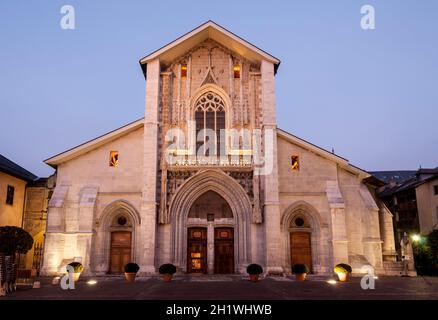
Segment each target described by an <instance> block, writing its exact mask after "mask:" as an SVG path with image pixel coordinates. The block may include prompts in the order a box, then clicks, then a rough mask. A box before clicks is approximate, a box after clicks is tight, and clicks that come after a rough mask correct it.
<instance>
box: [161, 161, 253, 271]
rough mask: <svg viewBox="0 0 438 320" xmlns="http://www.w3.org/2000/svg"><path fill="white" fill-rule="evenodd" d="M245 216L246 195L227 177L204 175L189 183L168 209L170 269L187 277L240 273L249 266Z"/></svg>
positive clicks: (214, 172)
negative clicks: (171, 260) (192, 274)
mask: <svg viewBox="0 0 438 320" xmlns="http://www.w3.org/2000/svg"><path fill="white" fill-rule="evenodd" d="M250 214H251V204H250V201H249V198H248V196H247V194H246V193H245V191H244V190H243V188H242V187H241V186H240V185H239V184H238V183H237V182H236V181H235V180H234V179H233V178H231V177H230V176H229V175H227V174H225V173H224V172H222V171H220V170H210V169H209V170H205V171H202V172H200V173H198V174H196V175H195V176H193V177H191V178H190V179H188V180H187V181H186V182H184V183H183V184H182V185H181V187H180V188H179V189H178V191H177V193H176V194H175V196H174V198H173V199H172V201H171V204H170V215H171V221H172V258H173V261H174V263H175V264H176V265H177V266H178V267H179V268H180V269H181V270H183V271H186V272H194V270H196V272H204V273H234V272H242V271H243V270H244V269H245V267H246V265H247V264H248V261H249V260H250V257H249V255H250V241H249V239H250V225H249V224H250V221H251V220H250ZM203 250H205V251H203ZM203 252H204V256H203V255H202V253H203ZM200 254H201V257H200ZM203 259H204V260H203ZM203 264H204V265H203ZM193 267H194V268H195V269H194V268H193ZM199 268H201V270H199Z"/></svg>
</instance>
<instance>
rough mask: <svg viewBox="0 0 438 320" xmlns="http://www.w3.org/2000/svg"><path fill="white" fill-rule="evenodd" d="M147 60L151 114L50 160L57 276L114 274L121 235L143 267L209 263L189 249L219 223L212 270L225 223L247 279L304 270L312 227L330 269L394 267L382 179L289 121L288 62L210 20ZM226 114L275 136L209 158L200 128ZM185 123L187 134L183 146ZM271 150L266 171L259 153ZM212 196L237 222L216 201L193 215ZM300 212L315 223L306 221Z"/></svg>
mask: <svg viewBox="0 0 438 320" xmlns="http://www.w3.org/2000/svg"><path fill="white" fill-rule="evenodd" d="M141 64H142V66H143V70H144V72H145V77H146V81H147V85H146V107H145V118H144V120H140V121H138V122H135V123H133V124H130V125H128V126H126V127H124V128H121V129H118V130H116V131H113V132H111V133H109V134H108V135H106V136H103V137H100V138H98V139H96V140H95V141H91V142H88V143H86V144H84V145H81V146H79V147H77V148H75V149H73V150H70V151H67V152H66V153H63V154H60V155H58V156H55V157H53V158H51V159H49V160H47V161H46V163H48V164H50V165H52V166H54V167H56V168H57V183H56V188H55V191H54V194H53V197H52V199H51V200H50V203H49V211H48V224H47V239H46V246H45V258H44V268H43V273H45V274H56V273H60V272H63V270H64V266H65V264H66V263H68V262H70V261H73V260H75V261H81V262H82V263H83V264H84V266H85V272H86V273H92V274H105V273H107V272H109V271H110V269H111V268H112V267H111V264H112V265H113V266H114V264H115V263H116V262H114V261H115V260H117V259H119V258H118V257H119V256H117V254H115V253H114V252H116V249H117V247H116V246H115V245H114V238H113V235H114V234H115V233H119V234H121V233H125V234H127V233H128V234H130V235H131V238H130V239H131V245H130V247H129V248H124V250H127V251H126V252H129V253H128V258H129V260H131V261H135V262H137V263H138V264H139V265H140V267H141V272H142V273H155V272H156V271H157V268H158V266H159V265H161V264H163V263H168V262H171V263H173V264H175V265H176V266H177V268H178V270H179V271H181V272H186V271H187V270H188V265H189V264H190V263H194V265H195V264H196V263H195V262H196V261H195V262H194V260H193V261H192V259H194V258H193V257H194V256H191V255H190V254H188V253H189V250H191V247H190V246H191V245H192V244H191V243H190V242H189V241H188V240H189V235H188V233H189V232H188V231H189V230H191V228H199V229H200V230H206V239H205V252H206V258H205V259H206V260H204V261H206V264H207V266H206V269H205V270H206V272H208V273H215V270H218V269H216V264H217V263H219V259H222V258H221V255H220V254H218V250H219V249H218V248H219V247H218V246H217V245H216V242H217V241H219V240H218V238H217V237H218V233H217V232H216V231H217V230H218V228H231V229H232V230H233V232H234V234H233V240H232V241H233V242H232V243H233V244H232V247H228V250H229V252H232V257H231V261H232V263H233V265H234V267H233V268H232V269H231V270H233V272H236V273H243V272H245V268H246V266H247V265H248V264H249V263H259V264H261V265H262V266H263V267H264V268H265V270H267V272H268V273H271V274H282V273H284V272H286V273H290V265H291V255H292V253H291V252H294V254H295V251H294V250H295V249H294V248H292V247H291V246H294V245H293V244H292V243H293V242H292V241H291V235H292V234H293V233H295V232H296V233H299V234H301V235H302V234H308V235H309V239H310V240H309V241H310V242H309V248H308V249H309V252H311V264H312V269H313V272H315V273H317V274H326V273H331V270H332V268H333V265H334V264H336V263H339V262H346V263H350V264H352V266H353V268H354V271H355V272H360V268H361V267H362V266H363V265H366V264H370V265H372V266H374V267H375V268H376V270H377V271H378V272H380V273H384V272H385V269H384V265H383V260H384V254H383V252H384V251H385V250H386V251H388V252H392V251H393V248H394V240H393V237H391V234H392V230H391V231H389V229H391V228H392V224H391V219H390V218H389V219H387V218H385V214H388V213H387V212H383V211H382V210H380V207H379V204H378V202H377V201H376V200H375V198H374V196H373V191H372V189H371V186H370V185H369V184H367V183H366V180H365V179H366V178H368V177H369V174H368V173H366V172H364V171H362V170H360V169H357V168H356V167H353V166H351V165H350V164H348V162H347V161H346V160H345V159H343V158H340V157H338V156H336V155H333V154H331V153H329V152H327V151H325V150H322V149H319V148H318V147H315V146H313V145H311V144H309V143H307V142H305V141H304V140H301V139H299V138H297V137H295V136H293V135H290V134H288V133H286V132H284V131H281V130H279V129H277V123H276V102H275V73H276V69H277V68H278V65H279V61H278V60H277V59H276V58H274V57H272V56H270V55H269V54H267V53H265V52H263V51H261V50H260V49H258V48H256V47H254V46H252V45H251V44H249V43H247V42H245V41H244V40H242V39H240V38H237V37H236V36H235V35H233V34H231V33H230V32H228V31H227V30H225V29H223V28H222V27H220V26H218V25H216V24H214V23H213V22H208V23H206V24H204V25H202V26H200V27H199V28H197V29H195V30H194V31H192V32H191V33H189V34H187V35H185V36H183V37H182V38H180V39H178V40H177V41H175V42H174V43H171V44H169V45H168V46H166V47H164V48H162V49H160V50H158V51H157V52H154V53H153V54H151V55H149V56H147V57H145V58H143V59H142V60H141ZM236 72H237V74H236ZM202 112H204V113H202ZM206 112H212V114H213V113H214V120H211V121H210V122H208V120H205V119H207V118H208V116H211V115H212V114H210V115H207V113H206ZM222 115H223V118H221V116H222ZM202 117H204V118H202ZM199 119H201V120H199ZM202 119H204V120H202ZM211 119H213V118H211ZM222 119H223V120H222ZM202 121H205V122H202ZM221 121H223V125H224V128H225V129H235V130H236V131H241V130H242V129H246V130H248V131H249V132H260V137H261V140H262V143H261V144H259V145H257V144H256V143H255V142H254V141H255V140H254V139H252V140H251V139H250V144H249V146H248V145H245V143H246V142H245V141H246V140H245V141H244V140H243V139H242V140H239V141H237V142H236V143H234V142H233V141H231V140H230V141H228V140H225V141H226V142H225V143H224V145H222V147H224V149H225V154H222V153H221V154H220V157H216V156H215V157H202V156H200V155H199V154H197V153H196V151H197V150H195V148H194V146H195V145H196V141H195V140H196V136H195V133H196V132H197V130H198V127H197V125H198V124H199V123H207V124H206V126H207V127H208V126H214V128H215V129H216V131H217V132H219V131H218V129H217V128H219V126H220V124H221V123H222V122H221ZM171 129H179V130H180V131H178V132H179V133H178V134H182V135H183V136H184V137H185V139H184V141H183V142H181V140H178V143H177V145H176V146H175V144H174V140H172V138H175V136H174V135H172V134H171V135H170V136H169V135H168V133H169V132H170V130H171ZM241 132H243V131H241ZM169 137H170V138H169ZM253 137H255V136H253ZM205 141H206V140H205ZM215 148H216V145H215ZM218 148H219V147H218ZM214 150H216V149H214ZM111 151H117V152H118V155H119V158H118V161H119V162H118V165H117V166H116V167H114V166H109V165H108V157H109V154H110V153H111ZM258 151H260V152H258ZM209 152H210V151H209ZM259 153H260V154H261V156H262V158H263V159H264V164H263V165H260V164H259V163H258V162H257V161H255V160H256V159H255V158H256V155H257V154H259ZM170 155H173V158H172V160H171V161H169V156H170ZM291 155H296V156H298V158H299V163H300V168H299V170H293V169H292V168H291V163H290V161H291V160H290V159H291ZM207 192H213V193H214V194H216V196H217V197H220V198H221V199H222V202H224V203H227V204H228V206H226V207H227V208H229V210H231V212H232V217H230V216H229V215H228V214H224V213H223V215H220V214H219V215H217V216H215V215H214V214H213V216H214V217H213V216H212V219H208V218H206V217H208V216H209V213H210V211H211V210H213V211H214V210H216V211H217V210H219V211H220V209H217V208H216V207H215V206H214V205H212V206H210V207H209V206H205V204H204V205H203V206H204V208H206V209H204V210H206V212H203V213H202V214H198V215H196V214H191V212H193V210H194V209H193V208H194V206H196V205H198V202H197V200H198V199H200V198H201V197H202V196H203V195H205V194H206V193H207ZM216 196H213V197H212V199H215V197H216ZM222 202H221V203H222ZM201 207H202V205H201ZM215 208H216V209H215ZM224 208H225V207H224ZM199 210H201V209H199ZM209 210H210V211H209ZM224 210H225V209H224ZM226 210H228V209H226ZM207 211H208V212H207ZM227 212H228V211H227ZM120 217H123V219H124V220H123V219H122V222H124V223H118V221H119V222H120V219H119V218H120ZM297 218H300V219H301V220H302V221H303V225H294V223H296V221H298V220H297ZM117 250H118V249H117ZM201 251H202V250H201ZM196 254H198V253H196ZM199 254H200V253H199ZM215 259H216V260H217V261H216V260H215ZM189 260H190V261H189Z"/></svg>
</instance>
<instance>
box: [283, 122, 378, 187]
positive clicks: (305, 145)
mask: <svg viewBox="0 0 438 320" xmlns="http://www.w3.org/2000/svg"><path fill="white" fill-rule="evenodd" d="M277 135H278V136H279V137H281V138H283V139H285V140H286V141H289V142H291V143H293V144H296V145H298V146H300V147H301V148H303V149H306V150H308V151H311V152H313V153H315V154H317V155H319V156H321V157H323V158H325V159H328V160H331V161H334V162H336V163H337V164H338V165H339V166H340V167H341V168H343V169H345V170H347V171H349V172H351V173H354V174H356V175H358V176H359V177H360V178H361V179H365V178H368V177H370V176H371V174H370V173H368V172H366V171H365V170H362V169H360V168H358V167H356V166H353V165H351V164H350V163H349V162H348V160H347V159H345V158H342V157H340V156H338V155H336V154H334V153H332V152H329V151H327V150H325V149H323V148H321V147H318V146H316V145H314V144H312V143H310V142H308V141H306V140H304V139H301V138H298V137H297V136H294V135H293V134H291V133H289V132H286V131H284V130H282V129H279V128H277Z"/></svg>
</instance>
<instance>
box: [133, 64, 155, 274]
mask: <svg viewBox="0 0 438 320" xmlns="http://www.w3.org/2000/svg"><path fill="white" fill-rule="evenodd" d="M159 90H160V61H159V60H158V59H155V60H153V61H151V62H149V63H148V65H147V75H146V111H145V120H144V147H143V152H144V153H143V154H144V157H143V190H142V202H141V208H140V217H141V225H140V228H138V231H139V234H138V238H139V239H140V241H139V244H140V245H139V246H138V247H137V248H138V249H137V250H138V252H137V257H139V262H140V263H139V264H140V272H142V273H155V240H156V228H157V194H156V192H157V172H158V170H157V169H158V167H157V162H158V160H157V157H158V112H159V96H160V92H159Z"/></svg>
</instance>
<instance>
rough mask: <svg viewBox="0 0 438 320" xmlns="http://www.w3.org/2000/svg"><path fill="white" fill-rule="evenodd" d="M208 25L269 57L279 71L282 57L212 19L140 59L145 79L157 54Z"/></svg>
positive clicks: (275, 70) (275, 69) (275, 71)
mask: <svg viewBox="0 0 438 320" xmlns="http://www.w3.org/2000/svg"><path fill="white" fill-rule="evenodd" d="M208 27H213V28H216V29H217V30H219V31H221V32H223V33H225V34H226V35H228V36H229V37H231V38H236V39H235V40H238V41H239V42H241V43H242V44H243V45H245V46H246V47H248V48H249V49H251V50H253V51H255V52H257V53H258V54H260V55H261V56H265V57H268V58H269V60H271V61H272V62H273V63H274V73H275V74H276V73H277V70H278V67H279V66H280V63H281V61H280V59H278V58H276V57H275V56H273V55H271V54H270V53H268V52H266V51H265V50H263V49H261V48H259V47H257V46H256V45H254V44H252V43H251V42H249V41H247V40H245V39H243V38H242V37H240V36H238V35H237V34H235V33H234V32H232V31H230V30H228V29H227V28H225V27H223V26H221V25H219V24H218V23H216V22H214V21H213V20H211V19H210V20H208V21H207V22H204V23H202V24H201V25H199V26H197V27H196V28H194V29H192V30H190V31H189V32H186V33H184V34H183V35H181V36H179V37H178V38H176V39H175V40H173V41H170V42H168V43H167V44H165V45H163V46H162V47H160V48H158V49H157V50H154V51H152V52H151V53H149V54H148V55H146V56H144V57H143V58H141V59H140V60H139V64H140V67H141V69H142V70H143V75H144V77H145V79H146V70H147V63H148V61H149V60H151V59H155V58H156V57H157V56H159V55H160V53H161V52H165V51H166V50H169V49H171V48H172V47H173V46H175V45H178V44H179V43H181V42H183V41H184V40H186V38H187V39H188V38H190V37H191V36H192V34H193V35H194V34H196V33H197V32H200V31H202V30H204V29H206V28H208ZM196 31H197V32H196Z"/></svg>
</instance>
